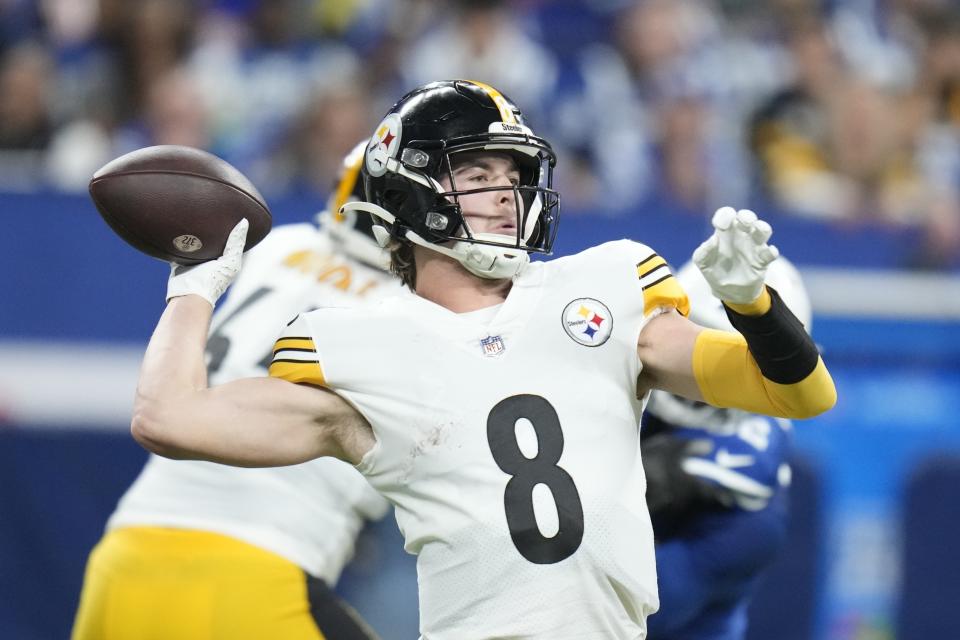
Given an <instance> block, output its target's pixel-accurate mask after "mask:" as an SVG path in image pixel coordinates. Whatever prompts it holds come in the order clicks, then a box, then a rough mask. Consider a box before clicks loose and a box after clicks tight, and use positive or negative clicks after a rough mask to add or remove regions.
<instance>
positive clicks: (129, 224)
mask: <svg viewBox="0 0 960 640" xmlns="http://www.w3.org/2000/svg"><path fill="white" fill-rule="evenodd" d="M90 197H91V198H92V199H93V202H94V204H95V205H96V206H97V210H98V211H99V212H100V215H101V216H103V219H104V220H106V222H107V224H108V225H110V228H112V229H113V230H114V231H115V232H116V233H117V234H118V235H119V236H120V237H121V238H123V239H124V240H126V241H127V242H128V243H129V244H130V245H132V246H133V247H134V248H136V249H139V250H140V251H142V252H144V253H146V254H147V255H151V256H153V257H154V258H159V259H161V260H166V261H169V262H177V263H179V264H197V263H200V262H206V261H207V260H214V259H216V258H219V257H220V255H221V254H222V253H223V248H224V246H225V245H226V242H227V236H228V235H229V234H230V231H231V229H233V227H234V226H236V224H237V223H238V222H240V220H241V219H242V218H246V219H247V220H248V221H249V223H250V229H249V231H248V232H247V243H246V246H245V248H244V249H245V250H246V249H250V248H251V247H253V246H254V245H255V244H257V243H258V242H260V241H261V240H263V238H264V237H265V236H266V235H267V233H269V231H270V225H271V222H272V216H271V215H270V210H269V209H268V208H267V203H266V202H265V201H264V199H263V196H261V195H260V193H259V192H258V191H257V189H256V187H254V186H253V185H252V184H251V183H250V181H249V180H248V179H247V178H246V176H244V175H243V174H242V173H240V172H239V171H238V170H237V169H235V168H234V167H233V166H231V165H230V164H229V163H227V162H225V161H224V160H221V159H220V158H218V157H217V156H215V155H213V154H211V153H207V152H206V151H202V150H200V149H194V148H192V147H183V146H177V145H160V146H156V147H144V148H143V149H137V150H136V151H131V152H130V153H128V154H125V155H122V156H120V157H119V158H117V159H115V160H112V161H111V162H108V163H107V164H106V165H104V166H103V167H102V168H101V169H100V170H99V171H97V172H96V173H95V174H94V175H93V178H92V179H91V180H90Z"/></svg>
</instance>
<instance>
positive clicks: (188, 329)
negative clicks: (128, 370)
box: [137, 296, 213, 403]
mask: <svg viewBox="0 0 960 640" xmlns="http://www.w3.org/2000/svg"><path fill="white" fill-rule="evenodd" d="M212 313H213V308H212V307H211V306H210V303H209V302H207V301H206V300H204V299H202V298H200V297H199V296H182V297H178V298H173V299H172V300H171V301H170V303H169V304H168V305H167V308H166V309H165V310H164V312H163V315H162V316H161V318H160V322H158V323H157V327H156V329H155V330H154V332H153V336H152V337H151V338H150V344H149V345H148V346H147V351H146V353H145V354H144V357H143V364H142V365H141V368H140V380H139V383H138V384H137V402H138V403H139V402H141V401H150V402H169V401H173V400H175V399H176V398H177V396H180V395H183V394H185V393H189V392H191V391H198V390H200V389H205V388H206V387H207V370H206V365H205V363H204V348H205V346H206V341H207V331H208V329H209V326H210V317H211V315H212Z"/></svg>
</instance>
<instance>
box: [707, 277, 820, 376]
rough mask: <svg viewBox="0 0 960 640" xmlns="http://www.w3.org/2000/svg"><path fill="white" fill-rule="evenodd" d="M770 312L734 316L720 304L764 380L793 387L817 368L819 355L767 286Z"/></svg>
mask: <svg viewBox="0 0 960 640" xmlns="http://www.w3.org/2000/svg"><path fill="white" fill-rule="evenodd" d="M767 290H768V291H769V292H770V309H768V310H767V312H766V313H764V314H763V315H759V316H748V315H744V314H741V313H737V312H736V311H734V310H733V309H731V308H730V307H728V306H727V305H723V308H724V310H725V311H726V312H727V318H729V319H730V324H732V325H733V327H734V329H736V330H737V331H739V332H740V333H741V334H743V337H744V338H745V339H746V341H747V346H748V347H749V348H750V353H751V354H752V355H753V359H754V360H756V361H757V366H759V367H760V372H761V373H762V374H763V377H765V378H766V379H767V380H771V381H773V382H776V383H778V384H794V383H796V382H800V381H801V380H803V379H804V378H806V377H807V376H808V375H810V373H811V372H812V371H813V370H814V369H815V368H816V367H817V361H818V360H819V358H820V353H819V352H818V351H817V345H816V344H815V343H814V342H813V339H812V338H811V337H810V334H808V333H807V331H806V329H804V328H803V323H801V322H800V321H799V320H798V319H797V317H796V316H795V315H793V312H792V311H790V309H789V307H787V305H786V304H784V302H783V300H782V299H781V298H780V294H778V293H777V291H776V290H775V289H774V288H773V287H770V286H767Z"/></svg>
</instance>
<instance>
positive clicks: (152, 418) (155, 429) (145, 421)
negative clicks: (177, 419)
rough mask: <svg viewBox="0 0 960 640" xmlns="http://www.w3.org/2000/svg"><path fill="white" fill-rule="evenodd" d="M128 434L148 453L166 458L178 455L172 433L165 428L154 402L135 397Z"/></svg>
mask: <svg viewBox="0 0 960 640" xmlns="http://www.w3.org/2000/svg"><path fill="white" fill-rule="evenodd" d="M130 435H132V436H133V439H134V440H136V441H137V443H138V444H139V445H140V446H141V447H143V448H144V449H146V450H147V451H149V452H150V453H155V454H157V455H160V456H164V457H167V458H177V457H178V456H177V455H175V454H176V451H177V448H176V446H175V445H174V442H173V434H172V433H171V431H170V429H169V428H167V426H166V423H165V421H164V419H163V417H162V414H161V412H160V411H159V408H158V407H157V406H156V405H155V403H151V402H149V401H145V400H144V399H142V398H140V397H138V398H137V401H136V403H135V404H134V410H133V417H132V418H131V420H130Z"/></svg>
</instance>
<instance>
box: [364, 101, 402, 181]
mask: <svg viewBox="0 0 960 640" xmlns="http://www.w3.org/2000/svg"><path fill="white" fill-rule="evenodd" d="M402 133H403V124H402V122H401V121H400V114H398V113H390V114H388V115H387V117H386V118H384V119H383V121H382V122H381V123H380V125H379V126H378V127H377V129H376V131H374V132H373V136H372V137H371V138H370V143H369V144H368V145H367V153H366V164H367V172H368V173H369V174H370V175H372V176H382V175H383V174H385V173H386V172H387V161H388V160H389V159H390V158H396V157H397V151H398V150H399V149H400V136H401V134H402Z"/></svg>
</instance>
